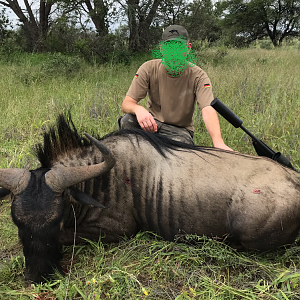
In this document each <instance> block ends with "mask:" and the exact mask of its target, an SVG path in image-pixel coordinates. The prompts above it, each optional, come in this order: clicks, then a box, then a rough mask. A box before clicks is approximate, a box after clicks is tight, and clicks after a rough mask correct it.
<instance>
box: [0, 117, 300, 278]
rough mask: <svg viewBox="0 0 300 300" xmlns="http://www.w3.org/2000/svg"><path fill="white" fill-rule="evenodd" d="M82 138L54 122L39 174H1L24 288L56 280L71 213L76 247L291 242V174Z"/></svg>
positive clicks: (126, 136)
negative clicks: (199, 240)
mask: <svg viewBox="0 0 300 300" xmlns="http://www.w3.org/2000/svg"><path fill="white" fill-rule="evenodd" d="M88 137H89V139H87V138H84V137H82V136H80V135H79V134H78V132H77V130H76V128H75V126H74V125H73V123H72V121H71V119H70V117H68V116H64V115H60V116H59V118H58V122H57V124H56V125H55V126H52V127H51V128H50V130H49V131H48V132H47V133H45V134H44V143H43V144H38V145H37V146H36V148H35V151H36V154H37V157H38V159H39V161H40V163H41V167H40V168H38V169H36V170H32V171H27V170H23V169H1V170H0V186H1V187H2V190H1V193H0V194H1V197H3V196H4V195H6V194H8V193H10V192H11V197H12V200H13V201H12V207H11V215H12V218H13V221H14V223H15V224H16V225H17V226H18V230H19V238H20V240H21V242H22V244H23V251H24V255H25V263H26V273H25V278H26V279H28V280H30V281H34V282H39V281H42V280H43V278H47V277H48V276H49V275H50V274H51V273H53V270H54V269H58V270H60V271H62V270H61V267H60V259H61V244H72V242H73V238H74V237H73V235H74V224H75V217H74V213H75V216H76V226H77V228H76V232H77V241H80V240H81V238H85V239H90V240H98V239H99V236H102V237H103V240H104V241H105V242H116V241H118V239H119V237H121V236H133V235H135V234H136V233H137V232H138V231H153V232H156V233H157V234H159V235H161V236H162V237H163V238H165V239H167V240H172V239H174V236H176V235H177V234H178V233H186V234H197V235H200V236H202V235H206V236H210V237H220V238H222V237H223V238H224V237H226V239H227V240H228V241H232V242H234V243H236V244H237V243H239V244H240V245H242V246H243V247H245V248H249V249H256V250H260V251H264V250H268V249H272V248H275V247H278V246H281V245H284V244H288V243H292V242H293V241H294V240H295V238H296V237H297V235H298V232H299V227H300V190H299V187H300V186H299V174H298V173H297V172H295V171H293V170H290V169H288V168H285V167H283V166H281V165H279V164H278V163H276V162H274V161H272V160H270V159H267V158H263V157H255V156H249V155H244V154H241V153H237V152H228V151H223V150H219V149H215V148H209V147H199V146H190V145H184V144H181V143H178V142H172V141H170V140H168V139H167V138H164V137H160V136H158V135H156V134H153V133H147V132H144V131H118V132H114V133H112V134H109V135H107V136H105V137H104V138H102V139H100V141H98V140H95V139H93V138H92V137H90V136H88ZM72 205H73V208H74V213H73V208H72ZM104 207H105V208H104Z"/></svg>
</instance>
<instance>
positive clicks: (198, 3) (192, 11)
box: [183, 0, 221, 42]
mask: <svg viewBox="0 0 300 300" xmlns="http://www.w3.org/2000/svg"><path fill="white" fill-rule="evenodd" d="M219 23H220V22H219V18H218V17H217V15H216V12H215V9H214V6H213V4H212V1H211V0H195V1H193V2H192V3H190V4H189V6H188V14H187V16H186V17H185V18H184V23H183V24H184V26H185V27H186V29H187V31H188V32H189V35H190V37H191V39H194V40H209V41H210V42H214V41H215V40H217V39H219V37H220V35H221V29H220V24H219Z"/></svg>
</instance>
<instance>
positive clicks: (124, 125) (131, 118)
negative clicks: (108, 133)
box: [118, 114, 141, 129]
mask: <svg viewBox="0 0 300 300" xmlns="http://www.w3.org/2000/svg"><path fill="white" fill-rule="evenodd" d="M118 124H119V128H120V129H137V128H138V129H141V126H140V124H139V122H138V120H137V118H136V116H135V115H132V114H126V115H124V116H121V117H120V118H119V119H118Z"/></svg>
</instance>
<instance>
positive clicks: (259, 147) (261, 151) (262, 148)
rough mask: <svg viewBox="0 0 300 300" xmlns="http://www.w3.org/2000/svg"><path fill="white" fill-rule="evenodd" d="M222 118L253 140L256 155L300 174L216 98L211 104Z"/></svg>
mask: <svg viewBox="0 0 300 300" xmlns="http://www.w3.org/2000/svg"><path fill="white" fill-rule="evenodd" d="M210 105H211V106H212V107H213V108H214V109H215V110H216V111H217V112H218V113H219V114H220V115H221V116H223V117H224V118H225V119H226V120H227V121H228V122H229V123H231V124H232V125H233V126H234V127H235V128H241V129H242V130H244V132H246V133H247V134H248V135H249V136H250V137H251V139H252V144H253V146H254V149H255V151H256V153H257V154H258V155H259V156H266V157H269V158H271V159H273V160H275V161H277V162H279V163H280V164H282V165H283V166H285V167H288V168H290V169H292V170H294V171H296V172H298V173H299V171H297V170H296V169H295V168H294V167H293V166H292V164H291V162H290V161H289V160H288V159H287V158H286V157H285V156H284V155H283V154H281V153H280V152H275V151H274V150H272V149H271V148H270V147H269V146H267V145H266V144H265V143H264V142H263V141H261V140H260V139H258V138H257V137H255V136H254V135H253V134H252V133H251V132H250V131H249V130H247V129H246V128H245V127H244V126H243V125H242V124H243V121H242V120H241V119H240V118H239V117H238V116H237V115H236V114H235V113H234V112H232V111H231V110H230V109H229V108H228V107H227V106H226V105H225V104H224V103H222V102H221V101H220V100H219V99H218V98H215V99H214V100H213V101H212V102H211V104H210Z"/></svg>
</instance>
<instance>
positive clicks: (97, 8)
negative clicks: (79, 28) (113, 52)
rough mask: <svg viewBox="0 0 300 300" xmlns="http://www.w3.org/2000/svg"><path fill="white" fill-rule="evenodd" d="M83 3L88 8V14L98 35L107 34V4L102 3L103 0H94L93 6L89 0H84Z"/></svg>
mask: <svg viewBox="0 0 300 300" xmlns="http://www.w3.org/2000/svg"><path fill="white" fill-rule="evenodd" d="M85 5H86V6H87V8H88V11H89V15H90V17H91V19H92V21H93V23H94V25H95V27H96V30H97V32H98V33H99V35H101V36H105V35H107V34H108V27H107V24H106V21H105V18H106V16H107V12H108V7H107V5H106V4H105V3H104V1H103V0H94V8H93V6H92V3H91V1H90V0H86V1H85Z"/></svg>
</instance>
